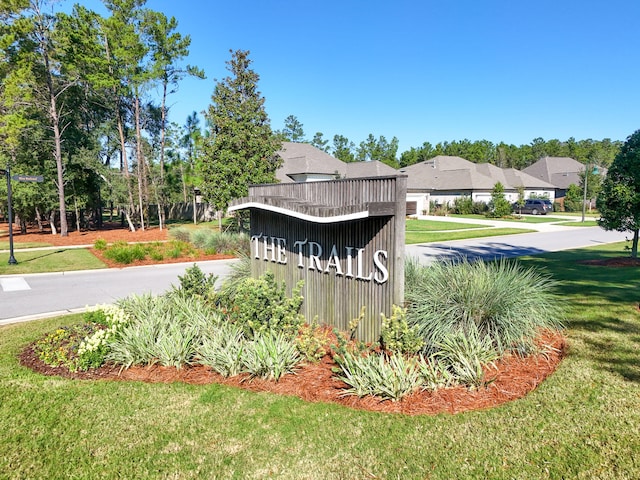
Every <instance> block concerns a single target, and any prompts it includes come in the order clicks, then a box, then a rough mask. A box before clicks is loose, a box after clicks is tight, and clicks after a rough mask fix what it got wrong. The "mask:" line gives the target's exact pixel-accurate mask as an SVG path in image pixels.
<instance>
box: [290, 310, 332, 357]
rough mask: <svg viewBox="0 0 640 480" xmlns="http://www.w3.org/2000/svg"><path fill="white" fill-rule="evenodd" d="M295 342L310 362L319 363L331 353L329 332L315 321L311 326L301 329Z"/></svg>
mask: <svg viewBox="0 0 640 480" xmlns="http://www.w3.org/2000/svg"><path fill="white" fill-rule="evenodd" d="M295 341H296V348H297V349H298V352H300V354H301V355H302V356H303V357H304V358H305V360H307V361H310V362H317V361H319V360H320V359H321V358H323V357H324V356H325V355H326V354H327V352H328V351H329V335H328V333H327V330H326V329H325V328H322V327H320V326H319V325H318V323H317V322H316V320H315V319H314V321H313V322H312V323H311V324H305V325H302V326H301V327H300V330H299V331H298V336H297V337H296V340H295Z"/></svg>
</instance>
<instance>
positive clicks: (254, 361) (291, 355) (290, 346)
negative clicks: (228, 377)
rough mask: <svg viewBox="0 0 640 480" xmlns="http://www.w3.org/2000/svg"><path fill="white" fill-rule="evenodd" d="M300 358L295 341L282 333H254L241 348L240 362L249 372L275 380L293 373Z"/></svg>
mask: <svg viewBox="0 0 640 480" xmlns="http://www.w3.org/2000/svg"><path fill="white" fill-rule="evenodd" d="M300 360H301V358H300V354H299V353H298V350H297V348H296V345H295V343H294V342H293V340H292V339H291V338H289V337H288V336H287V335H284V334H283V333H272V332H267V333H262V334H259V335H256V337H255V338H254V339H253V341H251V342H246V343H245V345H244V349H243V350H242V362H243V364H244V368H245V369H246V371H247V372H248V373H249V374H251V375H252V376H255V377H261V378H272V379H274V380H275V381H278V380H279V379H280V377H282V376H283V375H284V374H286V373H293V372H294V370H295V367H296V365H297V364H298V363H300Z"/></svg>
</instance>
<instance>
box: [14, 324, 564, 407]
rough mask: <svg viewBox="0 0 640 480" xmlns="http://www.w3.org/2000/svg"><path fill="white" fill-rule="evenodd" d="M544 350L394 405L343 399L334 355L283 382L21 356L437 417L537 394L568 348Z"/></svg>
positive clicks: (33, 363) (205, 370)
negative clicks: (475, 383) (483, 382)
mask: <svg viewBox="0 0 640 480" xmlns="http://www.w3.org/2000/svg"><path fill="white" fill-rule="evenodd" d="M538 341H539V342H540V344H541V345H548V346H551V347H552V349H551V350H550V351H549V352H548V353H547V354H545V355H536V356H530V357H527V358H520V357H517V356H513V355H510V356H508V357H506V358H504V359H502V360H500V361H498V362H496V367H495V368H494V369H490V370H488V371H487V372H486V374H487V379H488V380H491V382H490V383H489V384H488V385H487V386H486V387H484V388H480V389H477V390H469V389H468V388H465V387H455V388H445V389H440V390H437V391H435V392H430V391H425V392H416V393H413V394H411V395H408V396H406V397H404V398H403V399H401V400H399V401H397V402H392V401H389V400H385V401H383V400H381V399H379V398H376V397H365V398H358V397H355V396H342V395H341V393H342V392H343V390H342V389H343V388H344V387H345V384H344V383H342V382H341V381H340V380H337V379H336V378H335V377H334V375H333V372H332V368H333V367H335V366H336V365H335V363H334V362H333V360H332V359H331V357H330V356H329V355H327V356H325V357H324V358H323V359H322V360H321V361H320V362H318V363H312V364H305V365H303V366H302V367H301V368H300V369H298V370H297V372H296V374H295V375H286V376H284V377H282V378H281V379H280V381H279V382H274V381H270V380H262V379H259V378H254V379H250V378H249V377H248V376H247V375H240V376H237V377H233V378H224V377H222V376H221V375H218V374H216V373H214V372H213V371H212V370H211V369H210V368H209V367H204V366H194V367H186V368H183V369H180V370H178V369H176V368H173V367H161V366H158V365H152V366H144V367H139V366H135V367H131V368H129V369H124V370H122V369H120V367H117V366H113V365H105V366H102V367H100V368H98V369H95V370H90V371H87V372H75V373H73V372H69V371H68V370H67V369H65V368H52V367H49V366H47V365H45V364H44V363H43V362H42V361H41V360H40V359H39V358H38V357H37V355H36V354H35V353H34V352H33V349H32V346H28V347H27V348H26V349H25V350H24V351H23V352H22V354H21V356H20V363H21V364H22V365H24V366H26V367H28V368H31V369H32V370H34V371H36V372H39V373H42V374H43V375H59V376H62V377H66V378H74V379H87V380H108V381H144V382H162V383H168V382H186V383H190V384H197V385H206V384H211V383H219V384H224V385H230V386H234V387H239V388H243V389H247V390H250V391H254V392H272V393H276V394H280V395H294V396H297V397H299V398H301V399H303V400H305V401H308V402H331V403H337V404H341V405H344V406H347V407H350V408H354V409H359V410H369V411H376V412H384V413H403V414H406V415H424V414H427V415H435V414H438V413H451V414H453V413H459V412H465V411H470V410H479V409H486V408H491V407H495V406H497V405H500V404H503V403H505V402H509V401H511V400H515V399H518V398H522V397H524V396H525V395H527V394H528V393H529V392H531V391H532V390H534V389H535V388H536V387H537V386H538V385H540V383H542V381H544V379H545V378H547V377H548V376H549V375H551V374H552V373H553V372H554V371H555V370H556V368H557V366H558V365H559V363H560V362H561V361H562V359H563V358H564V356H565V353H566V349H567V345H566V340H565V338H564V336H563V335H562V334H560V333H551V332H547V333H545V334H544V335H543V336H541V337H540V338H539V340H538Z"/></svg>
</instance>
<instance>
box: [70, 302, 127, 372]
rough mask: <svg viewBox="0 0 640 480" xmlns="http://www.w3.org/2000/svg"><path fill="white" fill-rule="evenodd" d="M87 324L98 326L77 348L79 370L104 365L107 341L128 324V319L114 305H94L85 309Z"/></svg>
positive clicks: (122, 311)
mask: <svg viewBox="0 0 640 480" xmlns="http://www.w3.org/2000/svg"><path fill="white" fill-rule="evenodd" d="M85 319H86V320H87V322H91V323H93V324H96V325H97V326H98V329H97V330H96V331H95V332H93V333H92V334H91V335H87V336H86V337H85V338H84V340H82V341H81V342H80V346H79V347H78V358H77V367H78V369H80V370H87V369H89V368H98V367H99V366H100V365H102V364H103V363H104V359H105V356H106V354H107V352H108V351H109V346H108V340H109V339H111V338H112V337H114V336H115V335H117V334H118V332H119V331H120V330H121V329H122V328H123V327H124V326H125V325H126V324H127V323H128V322H129V317H128V316H127V314H126V313H125V311H124V310H122V309H121V308H120V307H118V306H116V305H96V306H95V307H91V308H89V309H87V312H86V314H85Z"/></svg>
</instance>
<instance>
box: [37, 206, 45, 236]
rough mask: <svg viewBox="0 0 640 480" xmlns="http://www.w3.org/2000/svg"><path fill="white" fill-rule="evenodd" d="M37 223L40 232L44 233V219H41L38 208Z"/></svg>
mask: <svg viewBox="0 0 640 480" xmlns="http://www.w3.org/2000/svg"><path fill="white" fill-rule="evenodd" d="M36 222H38V231H39V232H40V233H42V230H44V228H43V226H42V218H40V210H39V209H38V207H36Z"/></svg>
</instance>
